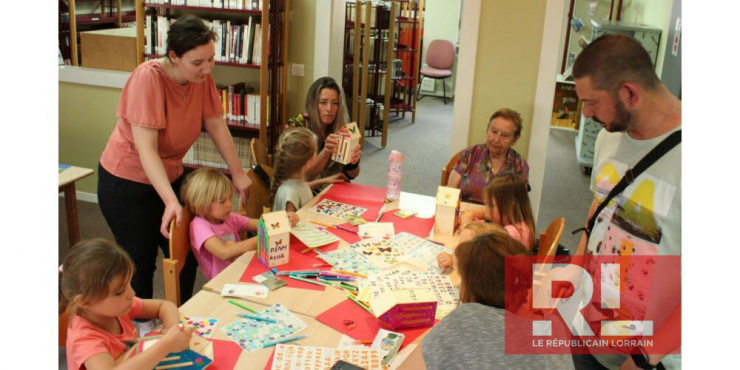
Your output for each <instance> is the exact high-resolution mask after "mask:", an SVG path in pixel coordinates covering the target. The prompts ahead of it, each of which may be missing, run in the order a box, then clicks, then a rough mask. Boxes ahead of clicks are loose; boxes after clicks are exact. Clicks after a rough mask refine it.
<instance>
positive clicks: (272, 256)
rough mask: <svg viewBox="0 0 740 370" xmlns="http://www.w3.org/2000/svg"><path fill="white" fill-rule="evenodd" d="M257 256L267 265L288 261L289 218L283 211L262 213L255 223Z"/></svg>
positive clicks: (281, 263) (282, 263)
mask: <svg viewBox="0 0 740 370" xmlns="http://www.w3.org/2000/svg"><path fill="white" fill-rule="evenodd" d="M257 235H258V236H257V258H258V259H259V261H260V262H262V264H263V265H265V266H267V267H273V266H279V265H284V264H286V263H288V262H290V220H289V219H288V214H287V213H286V212H285V211H277V212H271V213H264V214H262V217H260V220H259V222H258V223H257Z"/></svg>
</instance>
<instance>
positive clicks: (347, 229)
mask: <svg viewBox="0 0 740 370" xmlns="http://www.w3.org/2000/svg"><path fill="white" fill-rule="evenodd" d="M336 227H337V229H342V230H344V231H347V232H350V233H352V234H357V231H354V230H352V229H350V228H348V227H344V226H342V225H336Z"/></svg>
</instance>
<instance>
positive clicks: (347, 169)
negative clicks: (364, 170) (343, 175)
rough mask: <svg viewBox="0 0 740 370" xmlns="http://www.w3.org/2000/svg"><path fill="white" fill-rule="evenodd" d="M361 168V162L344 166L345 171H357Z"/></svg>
mask: <svg viewBox="0 0 740 370" xmlns="http://www.w3.org/2000/svg"><path fill="white" fill-rule="evenodd" d="M359 166H360V161H357V163H354V164H353V163H349V164H345V165H344V170H345V171H352V170H354V169H356V168H357V167H359Z"/></svg>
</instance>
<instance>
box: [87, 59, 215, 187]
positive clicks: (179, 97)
mask: <svg viewBox="0 0 740 370" xmlns="http://www.w3.org/2000/svg"><path fill="white" fill-rule="evenodd" d="M222 111H223V105H222V103H221V98H220V97H219V95H218V91H217V90H216V84H215V83H214V82H213V76H211V75H210V74H209V75H208V77H206V80H205V82H203V83H195V82H188V83H187V84H186V85H185V86H182V85H179V84H178V83H177V82H175V81H174V80H173V79H172V78H170V76H169V75H167V73H166V72H165V70H164V68H163V67H162V66H161V65H160V64H159V62H158V61H157V60H150V61H147V62H144V63H142V64H141V65H139V66H138V67H136V69H135V70H134V72H133V73H131V77H129V79H128V81H127V82H126V85H125V86H124V87H123V91H122V92H121V100H120V101H119V102H118V109H117V110H116V116H117V117H118V123H117V124H116V127H115V129H113V133H112V134H111V135H110V138H109V139H108V144H107V145H106V147H105V150H104V151H103V155H102V156H101V157H100V164H101V165H102V166H103V168H105V169H106V170H107V171H108V172H110V173H111V174H113V175H115V176H117V177H120V178H124V179H127V180H131V181H136V182H140V183H144V184H151V182H150V181H149V178H147V177H146V174H145V173H144V168H143V167H142V165H141V159H140V158H139V152H138V151H137V149H136V145H134V138H133V134H132V133H131V125H137V126H140V127H149V128H154V129H157V130H159V136H158V139H157V152H158V153H159V157H160V158H161V159H162V164H164V169H165V171H166V172H167V178H169V180H170V182H172V181H174V180H176V179H177V178H178V177H179V176H180V175H182V171H183V169H182V158H183V157H184V156H185V154H186V153H187V152H188V150H189V149H190V147H191V146H192V145H193V143H194V142H195V140H196V139H198V136H199V135H200V130H201V127H202V125H203V120H204V119H205V118H210V117H216V116H220V115H221V112H222Z"/></svg>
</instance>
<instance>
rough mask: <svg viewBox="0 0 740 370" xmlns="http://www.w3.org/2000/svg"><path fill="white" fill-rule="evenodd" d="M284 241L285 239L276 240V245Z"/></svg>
mask: <svg viewBox="0 0 740 370" xmlns="http://www.w3.org/2000/svg"><path fill="white" fill-rule="evenodd" d="M282 242H283V239H280V240H277V241H275V246H276V247H277V246H279V245H280V244H281V243H282Z"/></svg>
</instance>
